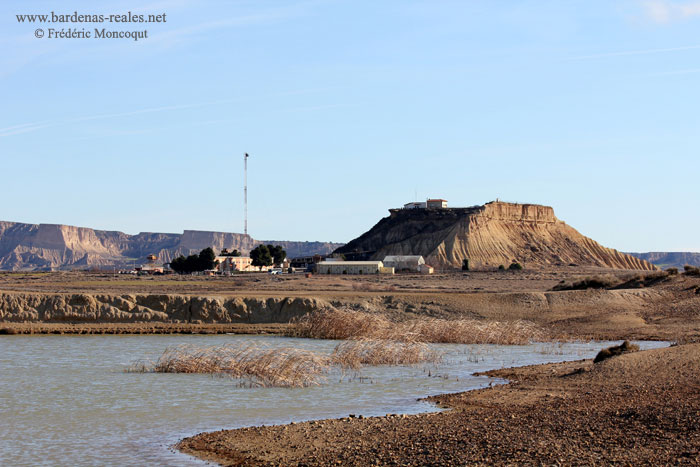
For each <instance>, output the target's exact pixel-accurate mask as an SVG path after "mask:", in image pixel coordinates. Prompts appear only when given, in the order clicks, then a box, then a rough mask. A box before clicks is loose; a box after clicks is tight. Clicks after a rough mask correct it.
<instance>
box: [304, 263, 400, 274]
mask: <svg viewBox="0 0 700 467" xmlns="http://www.w3.org/2000/svg"><path fill="white" fill-rule="evenodd" d="M316 272H317V273H318V274H380V273H381V274H393V273H394V268H387V267H384V263H382V262H381V261H321V262H320V263H318V264H317V265H316Z"/></svg>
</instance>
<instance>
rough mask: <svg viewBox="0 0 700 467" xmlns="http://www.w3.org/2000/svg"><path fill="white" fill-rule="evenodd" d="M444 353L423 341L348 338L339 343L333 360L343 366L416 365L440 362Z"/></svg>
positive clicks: (356, 368)
mask: <svg viewBox="0 0 700 467" xmlns="http://www.w3.org/2000/svg"><path fill="white" fill-rule="evenodd" d="M441 358H442V354H441V353H440V352H437V351H435V350H433V349H431V348H430V346H429V345H427V344H424V343H422V342H397V341H392V340H386V339H359V340H348V341H345V342H341V343H340V344H338V345H337V346H336V348H335V350H334V351H333V354H332V355H331V361H332V362H333V363H335V364H337V365H340V366H342V367H343V368H350V369H353V370H358V369H360V368H361V367H362V366H363V365H416V364H419V363H438V362H439V361H440V360H441Z"/></svg>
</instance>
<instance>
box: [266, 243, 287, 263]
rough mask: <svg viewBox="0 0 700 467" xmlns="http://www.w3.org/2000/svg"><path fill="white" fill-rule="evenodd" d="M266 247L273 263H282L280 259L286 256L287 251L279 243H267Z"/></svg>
mask: <svg viewBox="0 0 700 467" xmlns="http://www.w3.org/2000/svg"><path fill="white" fill-rule="evenodd" d="M267 249H268V250H270V254H271V255H272V262H273V263H274V264H282V261H284V259H285V258H286V257H287V252H286V251H284V248H282V246H281V245H277V246H272V245H267Z"/></svg>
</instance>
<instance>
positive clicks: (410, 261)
mask: <svg viewBox="0 0 700 467" xmlns="http://www.w3.org/2000/svg"><path fill="white" fill-rule="evenodd" d="M383 263H384V266H387V267H391V268H394V270H396V271H413V272H419V271H420V266H421V265H422V264H425V260H424V259H423V257H422V256H420V255H389V256H385V257H384V261H383Z"/></svg>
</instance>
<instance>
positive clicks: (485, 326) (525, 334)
mask: <svg viewBox="0 0 700 467" xmlns="http://www.w3.org/2000/svg"><path fill="white" fill-rule="evenodd" d="M290 335H293V336H296V337H310V338H316V339H359V338H371V339H384V340H395V341H402V342H410V341H412V342H434V343H452V344H501V345H524V344H528V343H530V342H532V341H541V340H547V337H548V336H547V335H546V333H545V332H544V331H543V330H542V329H541V328H539V327H538V326H537V325H535V324H534V323H531V322H529V321H522V320H518V321H477V320H465V319H462V320H445V319H437V318H420V319H413V320H410V321H404V322H399V323H395V322H393V321H390V320H389V319H387V318H386V317H384V316H381V315H376V314H370V313H364V312H355V311H344V310H334V311H319V312H315V313H309V314H307V315H304V316H303V317H301V318H299V319H297V320H294V321H293V323H292V327H291V330H290Z"/></svg>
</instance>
